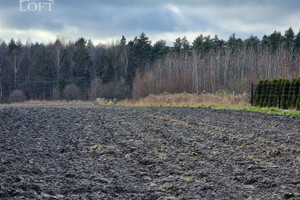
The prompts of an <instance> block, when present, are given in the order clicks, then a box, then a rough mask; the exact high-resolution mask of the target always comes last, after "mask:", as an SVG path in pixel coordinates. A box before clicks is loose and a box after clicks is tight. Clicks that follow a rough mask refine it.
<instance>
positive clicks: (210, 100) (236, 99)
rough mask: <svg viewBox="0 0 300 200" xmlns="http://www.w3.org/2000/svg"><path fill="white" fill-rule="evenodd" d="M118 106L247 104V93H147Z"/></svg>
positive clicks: (226, 105)
mask: <svg viewBox="0 0 300 200" xmlns="http://www.w3.org/2000/svg"><path fill="white" fill-rule="evenodd" d="M118 105H120V106H224V107H243V106H249V95H246V94H243V95H233V94H226V93H221V94H218V95H215V94H188V93H180V94H167V93H163V94H160V95H149V96H148V97H145V98H141V99H138V100H123V101H120V102H119V103H118Z"/></svg>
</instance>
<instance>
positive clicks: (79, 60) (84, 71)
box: [73, 38, 92, 99]
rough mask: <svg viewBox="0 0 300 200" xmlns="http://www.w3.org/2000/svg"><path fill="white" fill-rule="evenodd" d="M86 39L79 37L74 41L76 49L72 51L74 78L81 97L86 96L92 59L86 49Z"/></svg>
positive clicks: (84, 97)
mask: <svg viewBox="0 0 300 200" xmlns="http://www.w3.org/2000/svg"><path fill="white" fill-rule="evenodd" d="M86 45H87V41H86V40H85V39H84V38H80V39H78V40H77V42H76V43H75V46H76V50H75V52H74V57H73V61H74V78H75V83H76V85H77V86H78V87H79V88H80V90H81V93H82V99H86V98H87V94H88V93H87V90H88V86H89V84H90V73H89V72H90V67H91V65H92V61H91V58H90V55H89V51H88V49H87V46H86Z"/></svg>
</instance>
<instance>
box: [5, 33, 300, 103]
mask: <svg viewBox="0 0 300 200" xmlns="http://www.w3.org/2000/svg"><path fill="white" fill-rule="evenodd" d="M0 44H1V45H0V100H1V102H7V101H9V100H11V101H12V99H18V98H20V99H24V98H25V99H39V100H45V99H46V100H51V99H84V100H87V99H93V98H95V97H104V98H118V99H123V98H131V97H134V98H139V97H143V96H147V95H149V94H159V93H162V92H171V93H178V92H191V93H202V92H217V91H219V90H226V91H229V92H235V93H242V92H247V91H248V90H249V85H250V84H251V83H252V82H257V81H258V80H259V79H266V78H267V79H273V78H288V79H291V78H293V77H299V76H300V56H299V52H300V31H299V32H298V34H295V33H294V31H293V29H292V28H289V29H288V30H287V31H285V34H284V35H282V34H281V33H280V32H277V31H275V32H274V33H272V34H270V35H268V36H267V35H265V36H264V37H263V38H262V39H261V40H260V39H259V38H258V37H256V36H252V35H251V36H250V37H249V38H248V39H245V40H242V39H240V38H236V36H235V34H232V35H231V36H230V37H229V39H228V40H227V41H225V40H222V39H219V38H218V36H214V37H211V36H209V35H208V36H203V35H199V36H198V37H197V38H195V40H194V41H193V42H192V44H190V42H189V41H188V40H187V39H186V37H183V38H177V39H176V40H175V41H174V45H173V46H172V47H169V46H167V45H166V42H165V41H163V40H160V41H157V42H156V43H154V44H152V42H151V41H150V40H149V38H148V37H147V36H146V34H144V33H142V34H141V35H140V36H138V37H135V38H134V39H133V40H130V41H127V40H126V38H125V37H124V36H123V37H122V38H121V39H120V40H119V41H117V42H115V43H111V44H109V45H96V46H95V45H94V44H93V43H92V41H91V40H86V39H84V38H79V39H78V40H77V41H76V42H70V41H69V42H66V41H64V40H61V39H57V40H56V41H55V42H54V43H50V44H42V43H35V44H33V43H31V42H30V41H27V42H26V44H22V43H21V42H20V41H15V40H14V39H12V40H11V41H10V42H9V43H8V44H7V43H5V42H4V41H0ZM20 96H21V97H20Z"/></svg>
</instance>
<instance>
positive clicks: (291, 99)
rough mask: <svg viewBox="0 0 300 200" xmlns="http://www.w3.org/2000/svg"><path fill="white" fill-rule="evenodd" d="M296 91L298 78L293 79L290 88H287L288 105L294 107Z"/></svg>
mask: <svg viewBox="0 0 300 200" xmlns="http://www.w3.org/2000/svg"><path fill="white" fill-rule="evenodd" d="M297 93H298V80H297V79H293V81H292V83H291V85H290V89H289V98H288V107H289V108H295V106H296V100H297Z"/></svg>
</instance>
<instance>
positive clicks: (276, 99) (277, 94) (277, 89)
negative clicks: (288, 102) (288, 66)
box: [273, 79, 282, 108]
mask: <svg viewBox="0 0 300 200" xmlns="http://www.w3.org/2000/svg"><path fill="white" fill-rule="evenodd" d="M281 88H282V79H279V80H277V81H276V85H275V91H274V95H275V96H274V98H273V106H276V107H278V108H279V107H280V95H281Z"/></svg>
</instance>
